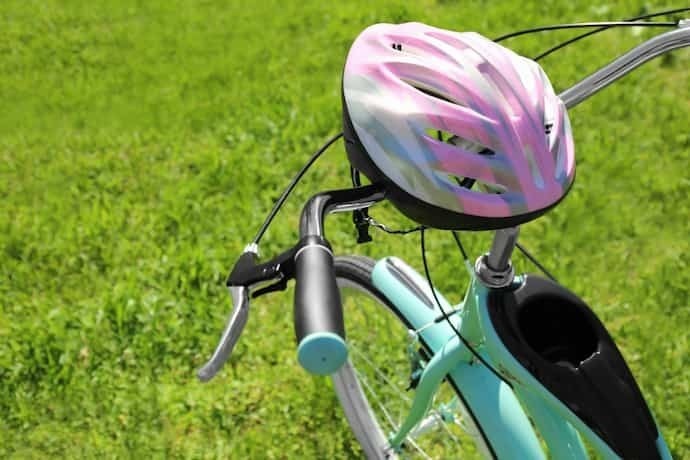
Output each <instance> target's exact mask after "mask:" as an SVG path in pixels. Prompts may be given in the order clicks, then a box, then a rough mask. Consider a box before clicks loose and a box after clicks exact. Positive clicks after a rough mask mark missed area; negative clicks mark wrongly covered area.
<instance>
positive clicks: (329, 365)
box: [297, 332, 347, 375]
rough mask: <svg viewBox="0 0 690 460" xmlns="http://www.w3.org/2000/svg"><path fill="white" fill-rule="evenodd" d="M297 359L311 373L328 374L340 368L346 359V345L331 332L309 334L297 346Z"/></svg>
mask: <svg viewBox="0 0 690 460" xmlns="http://www.w3.org/2000/svg"><path fill="white" fill-rule="evenodd" d="M297 360H298V361H299V363H300V365H301V366H302V367H303V368H305V369H306V370H307V371H309V372H311V373H312V374H317V375H329V374H332V373H334V372H336V371H337V370H338V369H340V367H341V366H342V365H343V364H344V363H345V361H346V360H347V345H345V341H344V340H343V339H342V338H341V337H340V336H339V335H337V334H333V333H332V332H316V333H313V334H309V335H308V336H307V337H305V338H303V339H302V341H301V342H300V343H299V346H298V347H297Z"/></svg>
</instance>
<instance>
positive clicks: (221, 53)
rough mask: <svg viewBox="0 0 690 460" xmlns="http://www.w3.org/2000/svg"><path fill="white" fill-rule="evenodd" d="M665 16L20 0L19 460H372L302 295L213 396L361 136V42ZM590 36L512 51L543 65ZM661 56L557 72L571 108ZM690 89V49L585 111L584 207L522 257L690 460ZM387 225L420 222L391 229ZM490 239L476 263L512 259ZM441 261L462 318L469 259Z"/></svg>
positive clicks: (15, 135)
mask: <svg viewBox="0 0 690 460" xmlns="http://www.w3.org/2000/svg"><path fill="white" fill-rule="evenodd" d="M609 3H610V2H609ZM653 4H654V5H653V6H650V5H649V4H648V3H643V2H632V1H626V2H620V4H618V5H617V6H615V7H611V8H608V7H592V6H589V5H590V4H589V2H584V1H580V2H569V3H568V5H566V4H565V2H556V1H545V2H538V3H537V2H534V3H529V2H483V1H479V0H476V1H468V2H453V1H440V0H439V1H436V2H434V1H430V0H426V1H422V2H414V3H413V2H403V1H386V2H364V1H358V2H348V3H347V4H345V3H343V4H337V5H336V4H332V5H331V4H328V2H309V3H307V4H302V3H301V2H290V3H288V4H285V3H283V2H277V1H275V2H267V1H257V2H252V3H246V4H240V2H238V1H235V2H229V3H228V2H211V1H203V0H196V1H188V2H170V1H167V2H164V1H148V2H139V1H134V0H128V1H119V2H114V1H111V2H101V1H94V2H79V1H69V2H67V1H57V0H52V1H42V2H38V1H28V0H27V1H17V0H6V1H5V2H3V6H2V8H1V9H0V31H1V32H0V101H2V110H0V457H2V458H8V457H9V458H34V457H36V458H45V457H47V456H57V457H80V458H81V457H89V458H90V457H103V456H106V457H117V458H120V457H131V458H151V457H155V458H159V457H175V458H217V457H226V458H238V459H240V458H356V457H357V456H358V455H359V454H358V453H357V452H358V451H357V448H356V445H355V443H354V442H353V440H352V438H351V436H350V434H349V431H348V428H347V426H346V424H345V423H344V421H343V420H342V418H341V416H340V412H339V408H338V406H337V402H336V400H335V397H334V395H333V392H332V389H331V386H330V383H329V382H328V381H326V380H324V379H322V378H316V377H311V376H309V375H307V374H306V373H305V372H304V371H302V370H301V369H300V368H299V366H298V365H297V363H296V359H295V344H294V338H293V332H292V303H291V299H292V293H291V291H289V292H287V293H284V294H274V295H273V296H271V297H264V298H262V299H261V300H260V301H257V302H255V303H254V304H253V309H252V311H251V315H250V319H249V323H248V325H247V328H246V330H245V334H244V335H243V337H242V339H241V341H240V343H239V345H238V347H237V349H236V352H235V354H234V356H233V359H232V360H231V362H229V363H228V365H226V367H225V368H224V370H223V371H222V372H221V374H220V375H219V376H218V378H216V379H215V380H213V381H212V382H211V383H209V384H206V385H202V384H200V383H198V382H197V381H196V379H195V377H194V371H195V369H197V368H198V367H199V366H200V365H201V364H202V363H203V361H204V359H205V358H206V357H207V356H208V354H209V353H210V352H211V350H212V348H213V346H214V345H215V342H216V340H217V338H218V335H219V333H220V330H221V328H222V326H223V324H224V322H225V318H226V315H227V313H228V310H229V299H228V297H227V294H226V291H225V290H224V287H223V281H224V278H225V276H226V273H227V270H228V269H229V268H230V266H231V264H232V263H233V262H234V259H235V257H236V256H237V255H238V254H239V252H240V251H241V250H242V248H243V246H244V245H245V244H246V243H247V242H248V241H249V240H250V238H251V237H252V235H253V233H254V232H255V230H256V229H257V227H258V225H259V224H260V223H261V222H262V221H263V218H264V215H265V213H266V212H267V211H268V209H269V208H270V206H271V204H272V202H273V200H274V199H275V197H276V196H277V195H278V194H279V193H280V191H281V189H282V188H283V187H284V186H285V185H286V183H287V181H288V178H289V176H291V175H292V174H293V172H294V171H296V170H297V169H298V168H299V166H300V165H301V164H302V163H303V162H304V161H305V159H306V158H307V157H308V155H309V154H310V152H312V151H313V150H314V149H316V148H317V147H318V145H319V144H320V142H321V141H322V140H323V139H325V138H326V137H327V136H329V135H331V134H333V133H335V132H337V131H338V130H339V123H340V96H339V82H340V73H341V70H342V66H343V62H344V58H345V55H346V53H347V50H348V47H349V44H350V43H351V41H352V40H353V39H354V37H355V36H356V35H357V33H358V32H359V31H361V30H362V29H363V28H364V27H365V26H367V25H369V24H371V23H374V22H384V21H389V22H399V21H407V20H418V21H423V22H427V23H430V24H433V25H436V26H440V27H446V28H452V29H457V30H476V31H478V32H480V33H483V34H485V35H487V36H490V37H495V36H498V35H500V34H503V33H505V32H509V31H512V30H515V29H519V28H523V27H528V26H532V25H535V24H547V23H552V22H564V21H579V20H591V19H594V20H597V19H602V20H605V19H618V18H620V17H626V16H630V15H634V14H637V13H641V12H644V11H650V10H658V9H660V8H661V7H663V6H664V5H663V4H661V5H660V4H657V3H656V2H653ZM642 5H646V6H645V7H643V6H642ZM570 35H571V34H569V33H550V34H543V35H538V36H530V37H524V38H519V39H515V40H512V41H510V42H508V44H509V45H510V46H511V47H513V48H514V49H516V50H517V51H519V52H522V53H525V54H535V53H537V52H538V51H539V50H542V49H544V47H546V46H548V45H549V44H552V43H555V42H556V41H558V39H559V38H561V39H562V38H564V37H567V36H570ZM649 35H650V34H649V33H648V32H646V31H645V32H644V33H642V34H641V35H637V33H636V32H634V31H631V30H617V31H610V32H607V33H605V34H602V35H601V36H600V37H599V38H596V39H594V40H590V41H588V42H585V43H582V44H579V45H576V46H573V47H571V48H569V49H567V50H565V51H564V52H563V53H561V54H558V55H554V56H553V57H550V58H548V59H546V60H545V61H544V63H543V65H544V67H545V69H546V71H547V73H548V74H549V75H550V77H551V79H552V81H553V82H554V84H555V86H557V87H558V88H560V89H563V88H565V87H567V86H568V85H569V84H571V83H573V82H575V81H577V80H578V78H580V77H582V76H583V75H586V74H587V73H588V72H590V71H593V70H594V69H596V68H597V67H598V66H599V65H601V64H603V63H605V62H607V61H608V60H609V59H610V58H612V57H613V56H615V55H616V53H620V52H622V51H624V50H627V49H629V48H630V47H631V46H633V45H634V44H635V43H638V42H639V41H641V40H642V39H643V38H644V37H648V36H649ZM689 68H690V54H689V53H688V52H687V51H682V52H677V53H675V54H674V55H673V56H671V57H669V58H664V59H657V60H655V61H652V62H651V63H649V64H647V65H645V66H644V67H643V68H642V70H640V71H637V72H635V73H633V74H631V75H630V76H628V77H626V78H625V79H624V80H622V81H621V82H620V83H619V84H617V85H616V86H614V87H611V88H609V89H606V90H605V91H604V92H602V93H601V94H600V95H599V96H597V97H595V98H593V99H591V100H590V101H587V102H586V103H584V104H582V105H581V106H578V107H577V108H575V109H574V110H573V111H572V112H571V119H572V121H573V128H574V132H575V139H576V149H577V158H578V178H577V181H576V184H575V186H574V189H573V190H572V192H571V194H570V196H569V197H568V198H567V199H566V200H565V201H564V203H563V204H562V205H561V206H559V207H558V209H556V210H554V211H552V212H551V213H549V214H548V215H546V216H545V217H543V218H541V219H539V220H537V221H535V222H533V223H529V224H527V225H525V226H524V229H523V233H522V237H521V238H522V241H523V242H524V243H525V245H526V246H527V247H528V248H530V249H532V250H533V252H534V253H536V254H537V255H538V256H539V258H540V260H542V261H543V263H544V264H545V265H546V266H547V267H550V268H551V269H552V270H553V271H554V272H555V274H556V275H557V276H558V277H559V280H560V281H561V282H562V283H563V284H565V285H566V286H568V287H570V288H571V289H572V290H574V291H575V292H576V293H578V294H579V295H581V296H582V297H583V298H584V299H586V300H587V301H588V302H589V303H590V304H591V305H592V306H593V308H594V309H595V310H596V311H597V313H598V314H599V315H600V317H601V318H602V319H603V320H604V322H605V323H606V324H607V326H608V327H609V329H610V331H611V333H612V334H613V336H614V337H615V339H616V341H617V343H618V344H619V347H620V348H621V350H622V352H623V354H624V355H625V357H626V359H627V360H628V363H629V365H630V366H631V368H632V370H633V373H634V374H635V375H636V377H637V379H638V381H639V384H640V386H641V388H642V390H643V392H644V394H645V395H646V398H647V399H648V401H649V404H650V406H651V408H652V410H653V411H654V413H655V415H656V417H657V419H658V421H659V423H660V425H661V427H662V429H663V431H664V433H665V436H666V439H667V442H668V444H669V446H670V448H671V450H672V452H673V454H674V457H675V458H689V457H690V427H689V425H688V420H689V419H690V388H689V385H690V383H689V382H690V371H689V370H688V369H689V368H690V344H689V342H690V340H689V331H690V309H689V307H688V296H689V294H690V293H689V289H688V285H689V284H690V255H689V252H688V250H689V244H688V235H689V234H690V219H689V217H690V200H689V199H688V197H690V176H689V174H688V172H689V171H690V153H689V152H690V133H689V130H688V119H690V72H688V69H689ZM347 183H348V165H347V163H346V160H345V155H344V150H343V148H342V146H340V145H339V146H338V147H336V148H334V149H333V150H332V151H331V152H330V153H329V154H328V155H327V157H325V158H324V159H323V160H322V162H321V163H320V164H319V166H318V168H317V169H315V170H314V171H312V172H310V174H309V176H308V177H307V179H306V180H305V181H304V183H303V184H302V185H301V186H300V188H299V189H298V190H297V191H296V193H295V196H294V199H292V200H291V201H290V202H289V203H288V205H287V206H286V208H285V209H284V211H283V212H282V213H281V214H280V216H279V218H278V220H277V221H276V223H275V225H274V226H273V228H272V229H271V230H270V231H269V233H268V234H267V236H266V238H265V240H264V243H263V245H262V251H263V254H264V255H271V254H275V253H277V252H278V251H280V250H282V249H285V248H286V247H288V246H289V245H291V244H293V243H294V242H295V239H296V235H297V220H298V213H299V208H300V206H301V203H302V202H303V201H304V200H305V199H306V198H307V197H308V196H309V195H310V194H312V193H314V192H316V191H317V190H321V189H324V188H327V187H342V186H346V185H347ZM372 214H373V215H374V216H375V217H376V218H378V219H379V220H382V221H385V222H386V223H387V224H389V225H391V226H394V227H398V226H407V225H410V223H409V222H407V221H405V219H403V218H402V217H400V216H399V215H398V214H397V213H395V211H394V210H392V209H391V208H390V207H389V206H385V205H384V206H381V207H380V208H379V209H376V210H375V211H373V212H372ZM328 234H329V238H330V239H331V240H332V242H333V244H334V247H335V249H336V250H337V251H338V252H339V253H348V252H355V251H356V252H359V253H362V254H367V255H371V256H375V257H380V256H383V255H387V254H396V255H399V256H401V257H403V258H405V259H406V260H408V261H409V262H410V263H411V264H413V265H415V266H417V267H419V266H420V257H419V250H418V238H417V237H416V236H412V235H410V236H407V237H397V238H396V237H389V236H384V235H381V234H379V233H375V234H374V238H375V244H373V245H368V246H357V245H356V244H355V242H354V238H353V236H352V228H351V224H350V221H349V218H348V217H346V216H343V217H336V218H333V219H332V220H331V221H330V222H329V224H328ZM465 241H466V244H467V246H468V247H469V248H471V250H472V253H473V255H474V256H476V255H477V254H478V253H479V252H480V251H482V250H484V249H485V248H486V244H487V241H488V239H487V236H486V235H467V236H466V237H465ZM429 245H430V248H429V258H430V260H431V261H432V262H433V274H434V279H435V280H436V282H437V284H438V285H439V287H440V288H441V289H443V290H444V292H447V293H448V297H449V298H451V299H455V300H458V298H459V296H460V295H461V294H462V290H463V289H464V284H465V281H466V279H465V277H464V275H460V276H458V275H457V273H462V269H461V268H459V264H458V261H459V259H458V258H457V255H456V251H455V250H454V249H453V242H452V239H451V238H449V237H448V236H446V235H444V234H442V233H438V232H437V233H432V234H431V236H430V242H429ZM517 262H518V265H519V266H520V267H521V268H523V269H528V270H532V267H530V266H529V264H528V262H525V261H523V260H518V261H517Z"/></svg>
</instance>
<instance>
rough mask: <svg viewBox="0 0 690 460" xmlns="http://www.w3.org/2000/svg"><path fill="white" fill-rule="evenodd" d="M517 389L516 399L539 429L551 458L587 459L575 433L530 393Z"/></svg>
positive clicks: (564, 421)
mask: <svg viewBox="0 0 690 460" xmlns="http://www.w3.org/2000/svg"><path fill="white" fill-rule="evenodd" d="M521 390H522V387H517V389H516V393H517V395H518V399H520V401H521V402H522V403H523V405H524V406H525V407H526V408H527V412H528V413H529V414H530V416H531V417H532V420H533V421H534V424H535V425H536V426H538V427H539V434H541V436H542V438H544V441H545V442H546V444H547V445H548V446H549V456H550V457H551V458H557V459H563V460H581V459H582V460H585V459H587V458H589V457H588V456H587V451H586V450H585V446H584V445H583V444H582V440H581V439H580V436H579V435H578V434H577V431H576V430H575V429H574V428H573V427H572V425H570V423H568V422H567V421H566V420H564V419H563V418H562V417H560V416H559V415H558V414H557V413H556V412H555V411H554V410H553V409H552V408H551V407H550V406H548V405H546V404H544V403H543V402H542V401H540V400H539V398H538V397H535V396H533V395H532V394H531V393H530V392H527V391H521Z"/></svg>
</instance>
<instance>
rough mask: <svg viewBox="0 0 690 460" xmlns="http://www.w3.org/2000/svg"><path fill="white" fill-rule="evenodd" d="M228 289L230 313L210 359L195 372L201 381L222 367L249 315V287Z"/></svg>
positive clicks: (208, 378)
mask: <svg viewBox="0 0 690 460" xmlns="http://www.w3.org/2000/svg"><path fill="white" fill-rule="evenodd" d="M228 289H229V290H230V295H231V296H232V303H233V308H232V313H231V314H230V319H229V320H228V324H227V325H226V326H225V330H224V331H223V335H222V336H221V337H220V341H219V342H218V346H217V347H216V349H215V351H214V352H213V355H212V356H211V359H209V360H208V362H207V363H206V364H204V365H203V367H202V368H201V369H199V371H198V372H197V374H196V375H197V377H198V378H199V380H201V381H202V382H208V381H209V380H211V379H212V378H213V377H214V376H215V375H216V374H217V373H218V371H219V370H220V368H221V367H223V364H225V361H227V360H228V358H229V357H230V354H231V353H232V350H233V348H235V344H236V343H237V339H239V338H240V335H242V330H244V326H245V324H247V318H248V317H249V288H247V287H246V286H229V287H228Z"/></svg>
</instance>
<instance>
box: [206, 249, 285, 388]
mask: <svg viewBox="0 0 690 460" xmlns="http://www.w3.org/2000/svg"><path fill="white" fill-rule="evenodd" d="M257 252H258V248H257V247H256V245H249V246H247V247H246V248H245V250H244V252H243V253H242V255H241V256H240V257H239V259H237V262H236V263H235V266H234V267H233V268H232V271H231V272H230V275H229V276H228V280H227V282H226V284H227V286H228V289H229V291H230V295H231V297H232V305H233V308H232V313H230V318H229V319H228V323H227V324H226V326H225V329H224V330H223V334H222V335H221V337H220V340H219V342H218V345H217V346H216V349H215V351H214V352H213V355H212V356H211V359H209V360H208V361H207V362H206V364H204V365H203V366H202V367H201V369H199V371H197V377H198V378H199V380H201V381H202V382H207V381H209V380H211V379H212V378H213V377H214V376H215V375H216V374H217V373H218V371H219V370H220V369H221V367H223V364H225V362H226V361H227V360H228V358H229V357H230V354H231V353H232V350H233V349H234V348H235V344H236V343H237V340H238V339H239V338H240V335H242V331H243V330H244V326H245V324H247V319H248V317H249V296H250V293H251V291H252V290H253V289H256V288H257V287H258V286H261V285H264V286H265V283H267V282H273V284H269V285H268V286H265V287H262V288H259V289H256V291H255V292H254V293H252V298H255V297H258V296H260V295H263V294H266V293H269V292H273V291H278V290H284V289H285V288H287V282H288V280H290V279H292V278H294V276H295V275H294V273H295V267H294V266H295V264H294V255H295V248H291V249H289V250H287V251H285V252H284V253H282V254H280V255H279V256H277V257H275V258H274V259H272V260H270V261H269V262H266V263H264V264H257V263H256V262H257Z"/></svg>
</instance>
